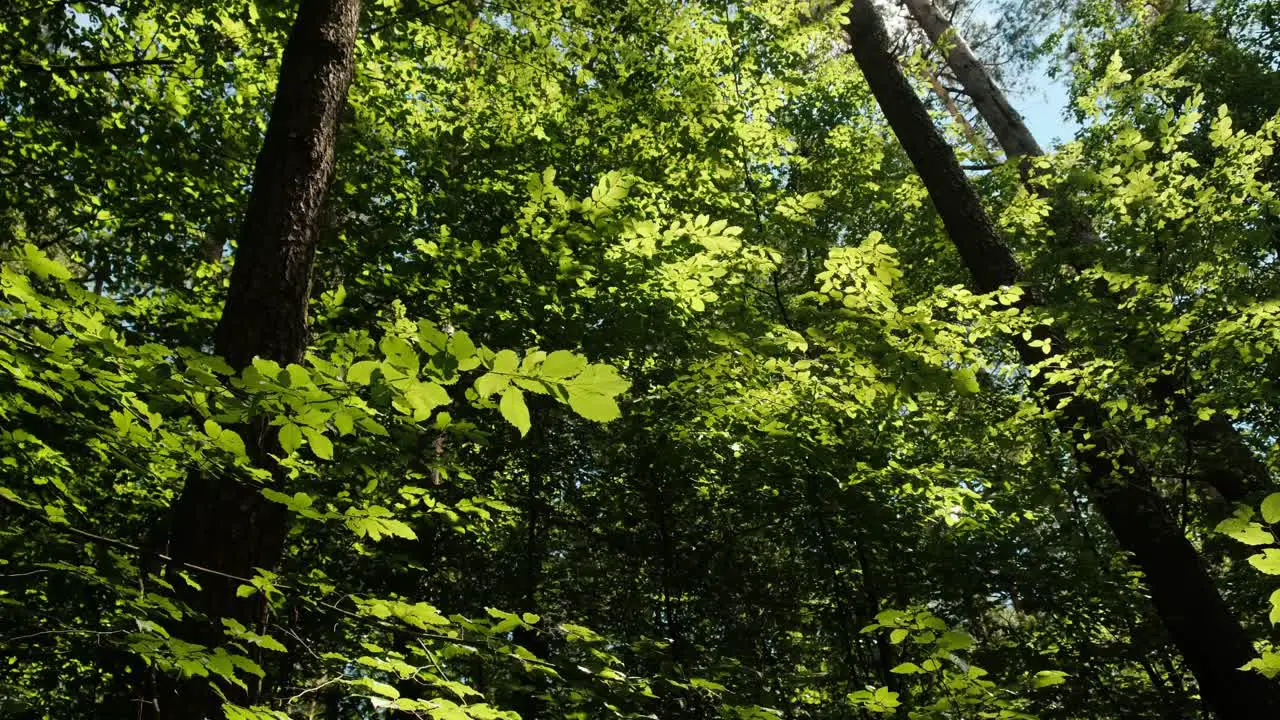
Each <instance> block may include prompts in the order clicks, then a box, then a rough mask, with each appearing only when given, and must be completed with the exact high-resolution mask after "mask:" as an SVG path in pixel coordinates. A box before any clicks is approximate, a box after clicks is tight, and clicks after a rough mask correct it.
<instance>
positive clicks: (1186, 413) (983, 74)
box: [902, 0, 1272, 503]
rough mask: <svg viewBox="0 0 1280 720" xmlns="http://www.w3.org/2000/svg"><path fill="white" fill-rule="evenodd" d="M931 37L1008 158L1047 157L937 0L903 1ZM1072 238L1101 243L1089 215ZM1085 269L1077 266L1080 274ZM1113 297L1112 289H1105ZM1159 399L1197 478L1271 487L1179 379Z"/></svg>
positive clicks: (1241, 488) (1167, 381)
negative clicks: (1195, 405)
mask: <svg viewBox="0 0 1280 720" xmlns="http://www.w3.org/2000/svg"><path fill="white" fill-rule="evenodd" d="M902 2H903V4H905V5H906V6H907V10H909V11H910V12H911V16H912V17H914V18H915V20H916V22H917V23H919V24H920V27H921V28H923V29H924V31H925V34H926V35H928V36H929V39H930V40H931V41H932V42H933V44H934V45H936V46H937V47H938V48H939V49H942V48H943V47H947V48H948V50H947V52H946V59H947V66H948V67H950V68H951V71H952V72H953V73H955V75H956V77H957V78H958V79H959V80H960V84H961V85H963V86H964V91H965V93H966V94H967V95H968V96H969V97H970V99H972V100H973V104H974V107H976V108H977V109H978V114H980V115H981V116H982V119H983V120H984V121H986V123H987V126H988V127H990V128H991V132H992V133H993V134H994V135H995V137H996V141H997V142H999V143H1000V147H1002V148H1003V149H1004V151H1005V154H1006V155H1008V156H1010V157H1015V156H1018V155H1022V156H1027V157H1034V156H1039V155H1043V154H1044V150H1043V149H1041V147H1040V145H1039V143H1037V142H1036V139H1035V136H1033V135H1032V134H1031V130H1030V129H1028V128H1027V126H1026V123H1024V122H1023V120H1022V116H1021V115H1020V114H1018V112H1017V111H1016V110H1014V108H1013V106H1012V105H1011V104H1010V103H1009V99H1008V98H1007V97H1006V96H1005V94H1004V92H1003V91H1002V90H1001V89H1000V86H999V85H997V84H996V82H995V80H994V79H993V78H992V77H991V74H990V73H989V72H987V68H986V66H984V65H983V64H982V63H981V62H980V61H979V60H978V58H977V57H976V56H975V55H974V54H973V51H972V50H971V49H969V45H968V43H966V42H965V40H964V37H962V36H961V35H960V33H959V32H958V31H957V30H956V28H955V27H954V26H952V24H951V22H950V21H949V20H947V18H945V17H943V15H942V13H941V12H939V11H938V8H937V7H936V6H935V5H934V4H933V2H932V0H902ZM1070 220H1071V227H1070V229H1069V231H1068V236H1069V237H1070V238H1071V242H1072V243H1073V244H1074V245H1075V246H1077V247H1088V246H1090V245H1094V244H1096V243H1097V242H1098V236H1097V234H1096V233H1095V232H1094V231H1093V227H1092V223H1091V222H1090V221H1089V218H1087V217H1077V218H1071V219H1070ZM1079 269H1082V268H1077V270H1079ZM1102 292H1105V293H1107V294H1110V293H1109V292H1108V291H1106V290H1103V291H1102ZM1151 389H1152V392H1153V394H1154V395H1155V397H1156V399H1157V400H1159V401H1161V402H1165V403H1168V404H1170V405H1171V406H1172V407H1171V411H1172V412H1175V413H1177V414H1178V416H1179V418H1178V419H1179V426H1180V427H1181V429H1182V431H1183V432H1184V433H1185V434H1186V436H1187V438H1188V441H1189V442H1190V443H1191V446H1192V449H1193V450H1194V451H1195V459H1196V465H1197V467H1196V476H1197V478H1198V479H1199V480H1201V481H1202V482H1203V483H1205V484H1206V485H1208V486H1210V487H1212V488H1213V489H1214V490H1216V491H1217V492H1218V494H1219V495H1221V496H1222V497H1223V499H1225V500H1226V501H1228V502H1232V503H1235V502H1245V501H1249V500H1252V499H1255V496H1256V495H1258V494H1261V493H1262V492H1263V491H1264V490H1267V489H1269V488H1270V486H1271V484H1272V483H1271V476H1270V472H1269V471H1268V470H1267V468H1266V465H1265V463H1263V462H1262V461H1260V460H1259V459H1258V457H1257V456H1256V455H1255V454H1254V453H1253V451H1252V450H1250V449H1249V446H1248V444H1247V443H1246V442H1245V441H1244V438H1242V437H1241V436H1240V433H1239V432H1238V431H1237V430H1236V429H1235V427H1233V426H1232V425H1231V422H1230V421H1228V420H1227V419H1226V418H1224V417H1223V416H1222V415H1220V414H1218V415H1214V416H1213V417H1211V418H1209V419H1208V420H1201V419H1200V418H1199V417H1197V416H1196V415H1195V413H1194V412H1193V411H1192V410H1191V408H1190V404H1189V403H1188V401H1187V398H1186V397H1185V393H1184V388H1182V387H1181V386H1180V385H1179V384H1178V383H1177V382H1176V381H1175V378H1174V377H1173V376H1165V377H1164V378H1162V379H1161V380H1160V381H1159V382H1157V383H1155V384H1154V385H1153V386H1152V388H1151Z"/></svg>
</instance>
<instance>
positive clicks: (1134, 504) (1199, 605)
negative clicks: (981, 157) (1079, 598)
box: [849, 0, 1280, 720]
mask: <svg viewBox="0 0 1280 720" xmlns="http://www.w3.org/2000/svg"><path fill="white" fill-rule="evenodd" d="M849 18H850V24H849V38H850V43H851V45H852V50H853V53H854V56H855V58H856V60H857V62H858V65H859V66H860V67H861V68H862V71H863V74H864V76H865V77H866V79H867V84H868V85H869V86H870V87H871V91H872V93H873V94H874V95H875V98H876V101H877V103H878V104H879V105H880V108H881V110H882V111H883V112H884V114H885V117H886V118H887V119H888V121H889V125H890V127H891V128H892V129H893V132H894V134H895V135H896V136H897V138H898V141H899V142H900V143H901V144H902V146H903V149H904V150H906V152H907V155H908V156H909V157H910V159H911V161H912V163H913V165H914V166H915V168H916V171H917V172H918V173H919V174H920V176H921V179H922V180H923V181H924V183H925V186H926V188H927V190H928V192H929V196H930V198H931V199H932V201H933V203H934V206H935V207H936V208H937V210H938V213H939V215H941V216H942V219H943V223H944V225H945V226H946V228H947V231H948V233H949V235H950V236H951V240H952V242H953V243H954V244H955V246H956V248H957V250H959V252H960V255H961V257H962V258H963V259H964V263H965V265H966V266H967V268H968V269H969V272H970V274H971V275H972V276H973V284H974V286H975V288H976V289H977V290H979V291H989V290H992V289H994V288H997V287H1000V286H1003V285H1011V284H1013V283H1016V282H1017V281H1018V280H1019V279H1020V277H1021V269H1020V268H1019V266H1018V263H1017V261H1016V259H1015V258H1014V257H1013V253H1012V252H1011V251H1010V250H1009V248H1008V246H1007V245H1006V244H1005V243H1004V242H1003V240H1002V239H1001V238H999V237H998V236H997V235H996V233H995V230H994V227H993V226H992V223H991V221H990V219H989V218H988V217H987V214H986V211H985V210H984V209H983V207H982V203H981V201H980V200H979V198H978V196H977V194H976V192H975V191H974V189H973V188H972V186H971V185H970V184H969V182H968V180H967V179H966V178H965V177H964V173H963V171H962V170H961V168H960V165H959V163H958V162H957V161H956V158H955V155H954V153H953V152H952V151H951V148H950V146H948V145H947V143H946V141H945V140H944V139H943V137H942V134H941V133H940V132H939V131H938V129H937V128H936V127H935V126H934V125H933V121H932V119H931V118H930V117H929V113H928V111H927V110H926V108H925V107H924V104H923V103H922V102H921V101H920V98H919V97H918V96H916V94H915V91H914V90H913V89H912V87H911V85H910V83H909V82H908V81H907V79H906V76H905V75H904V74H903V72H902V69H901V67H900V66H899V64H898V61H897V58H896V57H894V56H893V54H892V50H891V49H890V45H889V38H888V34H887V32H886V31H885V27H884V23H883V21H882V20H881V19H880V16H879V14H878V12H877V11H876V9H875V6H874V5H873V4H872V0H854V2H853V6H852V9H851V11H850V15H849ZM1027 302H1028V303H1034V302H1036V299H1035V297H1034V295H1031V294H1029V296H1028V300H1027ZM1054 347H1055V348H1056V352H1061V351H1062V349H1063V342H1062V339H1061V338H1055V343H1054ZM1018 352H1019V354H1020V355H1022V357H1023V359H1024V360H1026V361H1035V360H1038V359H1041V358H1043V357H1044V356H1043V355H1042V354H1041V351H1040V350H1038V349H1037V348H1033V347H1031V346H1030V345H1029V344H1028V343H1026V342H1022V341H1020V340H1019V347H1018ZM1038 381H1039V382H1040V385H1039V386H1038V387H1036V388H1035V389H1036V391H1037V393H1039V394H1041V395H1042V396H1044V397H1045V398H1046V402H1047V406H1048V407H1055V406H1057V401H1058V400H1059V399H1066V400H1068V402H1067V403H1066V405H1065V406H1064V407H1063V408H1062V410H1061V411H1060V412H1059V413H1058V415H1057V418H1058V419H1057V422H1058V425H1059V428H1060V429H1061V430H1062V431H1063V432H1064V433H1066V434H1067V436H1068V437H1070V438H1071V439H1072V441H1073V454H1074V456H1075V460H1076V464H1077V465H1078V466H1079V469H1080V471H1081V474H1082V478H1083V480H1084V483H1085V490H1086V491H1087V493H1088V495H1089V497H1090V500H1091V501H1092V503H1093V505H1094V508H1095V509H1096V510H1097V511H1098V512H1099V513H1100V514H1101V515H1102V517H1103V518H1104V519H1105V520H1106V522H1107V524H1108V525H1109V526H1110V528H1111V530H1112V532H1113V533H1114V534H1115V537H1116V540H1117V541H1118V543H1119V544H1120V546H1121V547H1122V548H1123V549H1124V550H1125V551H1127V552H1129V553H1131V554H1132V556H1133V559H1134V561H1135V563H1136V564H1137V566H1138V567H1139V568H1140V569H1141V570H1142V571H1143V574H1144V579H1145V582H1146V584H1147V587H1148V589H1149V590H1150V592H1151V597H1152V601H1153V603H1154V605H1155V608H1156V611H1157V613H1158V614H1159V615H1160V618H1161V620H1162V621H1163V622H1164V625H1165V628H1166V629H1167V630H1168V632H1169V635H1170V637H1171V638H1172V639H1173V642H1174V643H1175V644H1176V645H1177V647H1178V648H1179V650H1180V651H1181V652H1182V654H1183V656H1184V657H1185V658H1186V661H1187V666H1188V667H1189V668H1190V669H1191V671H1192V672H1193V673H1194V674H1195V676H1196V679H1197V680H1198V681H1199V683H1200V690H1201V694H1202V696H1203V697H1204V698H1205V699H1206V700H1207V701H1208V703H1209V705H1210V706H1211V707H1212V708H1213V710H1214V712H1215V713H1216V714H1217V715H1218V716H1219V717H1220V718H1222V719H1223V720H1246V719H1253V718H1262V717H1280V693H1278V692H1277V689H1276V687H1275V685H1274V684H1273V683H1271V682H1270V681H1267V680H1265V679H1263V678H1262V677H1261V676H1260V675H1257V674H1255V673H1246V672H1243V671H1241V670H1239V669H1238V668H1239V667H1240V666H1241V665H1243V664H1245V663H1246V662H1248V661H1249V660H1250V659H1252V658H1253V657H1254V656H1255V653H1254V651H1253V646H1252V643H1251V642H1250V640H1249V637H1248V635H1247V634H1245V632H1244V630H1243V629H1242V628H1241V627H1240V624H1239V622H1237V620H1236V619H1235V617H1234V616H1233V615H1232V614H1231V611H1230V610H1229V609H1228V608H1227V606H1226V604H1225V603H1224V602H1223V600H1222V597H1221V596H1220V595H1219V594H1218V592H1217V589H1216V588H1215V586H1214V584H1213V581H1212V579H1211V578H1210V576H1209V574H1208V573H1207V572H1206V570H1205V568H1204V566H1203V564H1202V563H1201V561H1200V557H1199V555H1198V554H1197V553H1196V551H1195V548H1194V547H1192V545H1191V543H1190V542H1188V541H1187V538H1186V536H1185V535H1184V534H1183V533H1182V531H1181V530H1180V529H1179V527H1178V525H1177V524H1176V523H1175V522H1173V520H1172V518H1170V517H1169V515H1168V514H1167V513H1166V511H1165V509H1164V507H1163V506H1162V503H1161V500H1160V497H1159V495H1158V494H1157V493H1156V492H1155V491H1154V488H1153V487H1152V483H1151V476H1150V474H1149V472H1148V471H1147V469H1146V468H1144V467H1143V465H1142V463H1141V461H1140V459H1139V458H1136V457H1134V456H1133V455H1132V454H1131V453H1130V452H1129V451H1128V450H1127V449H1126V448H1125V447H1124V445H1123V443H1121V442H1119V441H1118V440H1116V438H1114V436H1113V435H1112V434H1111V433H1110V432H1108V431H1107V429H1106V427H1105V422H1104V418H1105V415H1104V414H1103V411H1102V410H1101V408H1099V407H1098V406H1097V404H1096V403H1093V402H1091V401H1089V400H1087V399H1084V398H1080V397H1075V396H1073V395H1071V394H1070V393H1069V392H1068V391H1067V390H1066V389H1065V388H1060V387H1055V386H1052V385H1048V384H1047V383H1045V382H1044V380H1043V376H1042V375H1041V376H1038Z"/></svg>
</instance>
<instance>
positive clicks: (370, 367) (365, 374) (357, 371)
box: [347, 360, 381, 385]
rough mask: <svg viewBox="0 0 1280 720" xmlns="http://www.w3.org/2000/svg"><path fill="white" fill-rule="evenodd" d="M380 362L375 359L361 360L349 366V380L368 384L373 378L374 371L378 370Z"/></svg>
mask: <svg viewBox="0 0 1280 720" xmlns="http://www.w3.org/2000/svg"><path fill="white" fill-rule="evenodd" d="M380 364H381V363H377V362H375V361H373V360H361V361H360V362H358V363H356V364H354V365H352V366H351V367H349V368H347V382H353V383H356V384H357V385H368V384H369V381H370V380H372V379H373V371H374V370H377V369H378V365H380Z"/></svg>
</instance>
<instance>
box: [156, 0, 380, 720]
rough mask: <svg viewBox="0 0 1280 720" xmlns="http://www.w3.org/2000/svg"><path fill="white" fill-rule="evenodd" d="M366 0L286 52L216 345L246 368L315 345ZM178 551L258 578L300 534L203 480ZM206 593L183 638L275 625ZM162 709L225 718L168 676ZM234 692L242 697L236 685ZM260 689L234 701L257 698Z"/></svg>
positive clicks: (270, 512) (251, 607)
mask: <svg viewBox="0 0 1280 720" xmlns="http://www.w3.org/2000/svg"><path fill="white" fill-rule="evenodd" d="M359 15H360V0H302V2H301V3H300V6H299V9H298V15H297V20H296V21H295V23H294V26H293V30H292V32H291V34H290V36H289V41H288V44H287V45H286V47H285V51H284V56H283V60H282V64H281V68H280V81H279V84H278V86H277V89H276V97H275V102H274V105H273V106H272V109H271V119H270V122H269V124H268V126H267V133H266V138H265V141H264V143H263V146H262V150H261V152H260V153H259V155H258V160H257V165H256V166H255V169H254V175H253V191H252V193H251V194H250V197H249V206H248V209H247V212H246V215H245V222H244V226H243V229H242V231H241V236H240V244H239V248H238V250H237V254H236V259H235V265H234V267H233V269H232V272H231V283H230V289H229V290H228V294H227V299H226V304H225V307H224V308H223V313H222V320H221V322H220V323H219V325H218V330H217V335H216V340H215V349H216V351H217V352H218V354H220V355H223V356H224V357H226V359H227V361H228V362H229V363H230V364H231V365H232V366H233V367H235V368H243V367H246V366H248V365H249V364H250V363H251V362H252V360H253V358H254V357H255V356H257V357H263V358H267V359H271V360H275V361H276V362H279V363H282V364H283V363H289V362H298V361H299V360H301V359H302V357H303V354H304V353H305V351H306V347H307V341H308V329H307V302H308V296H309V295H310V283H311V266H312V261H313V258H314V256H315V245H316V237H317V234H318V232H319V224H320V223H319V220H320V214H321V207H322V205H323V204H324V199H325V194H326V190H327V188H328V186H329V181H330V179H331V176H332V174H333V155H334V136H335V134H336V132H337V128H338V122H339V119H340V117H341V115H342V110H343V108H344V106H345V104H346V98H347V90H348V88H349V86H350V84H351V77H352V72H353V66H354V48H355V35H356V25H357V21H358V18H359ZM239 431H240V432H241V434H242V435H243V436H244V439H245V445H246V447H247V449H248V452H249V456H250V458H251V459H253V461H254V462H255V463H257V464H258V465H259V466H265V467H268V468H272V467H273V464H272V462H271V460H270V453H271V452H273V451H274V450H276V449H277V445H276V443H277V439H276V435H275V433H274V432H273V431H272V430H271V429H270V428H269V427H268V426H267V424H266V423H265V422H251V423H250V424H249V425H248V426H246V427H243V428H240V429H239ZM169 528H170V530H169V539H168V545H169V547H168V554H169V555H170V556H172V557H173V558H174V560H175V564H177V563H186V564H189V565H197V566H200V567H203V568H209V569H211V570H214V571H216V572H218V573H225V574H227V575H233V576H237V577H252V576H253V574H254V568H271V567H273V566H274V565H275V564H276V563H277V562H278V560H279V558H280V554H281V551H282V548H283V544H284V538H285V535H286V532H287V530H288V518H287V515H286V513H285V512H284V510H283V508H281V507H280V506H279V505H277V504H275V503H271V502H269V501H267V500H265V499H264V498H263V497H262V496H261V494H260V493H259V492H258V489H257V488H256V487H253V486H249V485H245V484H243V483H240V482H238V481H236V480H233V479H229V478H219V477H208V476H198V475H193V476H192V477H190V478H188V481H187V483H186V486H185V487H184V488H183V491H182V495H181V497H179V499H178V500H177V502H176V503H175V504H174V506H173V508H172V510H171V514H170V518H169ZM198 579H199V582H200V584H201V588H202V589H200V590H194V589H191V588H187V587H185V586H184V584H183V583H181V582H178V583H175V585H176V586H177V587H179V588H181V589H180V592H182V593H183V600H185V601H186V602H187V603H188V604H189V605H190V606H191V607H192V608H193V609H195V610H197V611H198V612H200V613H201V614H202V615H203V616H204V617H203V618H198V619H193V620H192V621H191V622H189V623H187V624H186V626H185V627H184V628H183V632H182V635H183V639H185V640H188V641H191V642H198V643H201V644H203V645H207V646H212V645H216V644H218V643H219V641H220V640H221V635H222V633H221V623H220V621H219V618H222V617H229V618H235V619H237V620H239V621H240V622H242V623H243V624H244V625H245V626H247V627H254V626H257V625H259V624H260V623H261V622H262V621H263V619H264V618H263V616H264V612H265V608H264V607H263V606H262V604H261V601H260V600H257V599H240V598H237V597H236V596H235V589H236V586H237V585H239V584H240V583H239V582H238V581H236V580H231V579H226V578H223V577H219V576H217V575H214V574H210V573H205V574H200V577H199V578H198ZM159 686H160V687H159V688H158V690H157V692H156V697H155V698H154V703H152V705H153V708H152V712H153V714H154V715H155V716H157V717H160V718H166V719H168V718H175V719H176V718H182V719H183V720H192V719H194V718H205V717H214V718H221V717H222V711H221V709H220V705H221V701H220V700H218V699H217V698H216V697H215V696H214V695H213V694H212V693H210V692H209V690H208V685H207V683H206V682H204V681H203V680H199V681H195V682H189V683H175V682H169V681H164V680H162V681H161V682H160V683H159ZM229 692H236V691H235V689H234V688H232V689H230V690H229ZM253 694H254V693H252V692H250V693H244V694H243V695H242V696H234V695H233V696H232V699H234V700H237V701H251V700H252V695H253Z"/></svg>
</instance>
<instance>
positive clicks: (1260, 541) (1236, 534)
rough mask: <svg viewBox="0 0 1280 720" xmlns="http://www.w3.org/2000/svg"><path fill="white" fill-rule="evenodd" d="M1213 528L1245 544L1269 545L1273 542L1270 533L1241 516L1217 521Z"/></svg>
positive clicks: (1273, 539)
mask: <svg viewBox="0 0 1280 720" xmlns="http://www.w3.org/2000/svg"><path fill="white" fill-rule="evenodd" d="M1215 530H1216V531H1217V532H1219V533H1222V534H1223V535H1226V536H1227V537H1229V538H1231V539H1233V540H1236V541H1237V542H1242V543H1244V544H1245V545H1270V544H1271V543H1273V542H1275V538H1273V537H1272V536H1271V533H1269V532H1267V531H1266V530H1264V529H1263V528H1262V526H1261V525H1259V524H1258V523H1256V522H1249V521H1247V520H1245V519H1243V518H1238V517H1233V518H1227V519H1226V520H1223V521H1222V522H1220V523H1218V526H1217V527H1216V528H1215Z"/></svg>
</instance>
